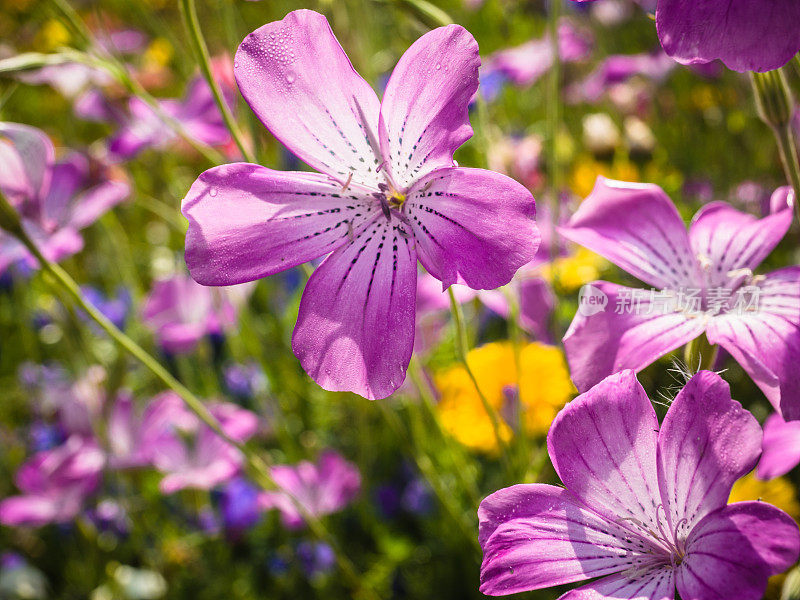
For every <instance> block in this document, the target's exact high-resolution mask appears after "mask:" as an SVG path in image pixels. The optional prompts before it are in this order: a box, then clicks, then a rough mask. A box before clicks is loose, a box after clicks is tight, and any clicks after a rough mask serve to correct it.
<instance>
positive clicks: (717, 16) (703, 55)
mask: <svg viewBox="0 0 800 600" xmlns="http://www.w3.org/2000/svg"><path fill="white" fill-rule="evenodd" d="M576 1H577V2H587V1H592V0H576ZM798 23H800V3H798V2H797V0H736V1H732V2H723V1H721V0H658V3H657V7H656V29H657V30H658V37H659V39H660V40H661V45H662V46H663V47H664V50H665V51H666V53H667V54H669V55H670V56H671V57H672V58H674V59H675V60H677V61H678V62H680V63H683V64H697V63H707V62H711V61H712V60H715V59H720V60H721V61H722V62H724V63H725V64H726V65H727V67H728V68H729V69H733V70H734V71H739V72H744V71H759V72H764V71H771V70H773V69H777V68H779V67H781V66H783V65H784V64H786V63H787V62H789V60H790V59H791V58H792V57H793V56H794V55H795V54H797V52H798V51H800V35H798V27H797V24H798Z"/></svg>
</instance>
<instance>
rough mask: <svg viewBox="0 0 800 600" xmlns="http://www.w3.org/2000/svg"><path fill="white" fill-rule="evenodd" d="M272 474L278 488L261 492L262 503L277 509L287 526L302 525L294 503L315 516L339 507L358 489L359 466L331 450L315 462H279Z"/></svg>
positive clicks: (333, 510)
mask: <svg viewBox="0 0 800 600" xmlns="http://www.w3.org/2000/svg"><path fill="white" fill-rule="evenodd" d="M271 474H272V479H273V480H274V481H275V483H276V485H277V486H278V488H279V489H278V491H275V492H263V493H262V494H261V498H260V504H261V507H262V508H263V509H265V510H270V509H278V510H280V511H281V518H282V520H283V523H284V525H285V526H286V527H288V528H290V529H297V528H299V527H302V526H303V525H304V521H303V516H302V514H301V513H300V511H299V510H298V509H297V504H296V503H299V504H300V505H301V506H302V507H303V508H304V509H305V510H306V511H308V512H309V513H310V514H312V515H314V516H315V517H324V516H325V515H329V514H332V513H335V512H338V511H340V510H342V509H343V508H344V507H345V506H347V505H348V504H349V503H350V502H351V501H352V500H353V498H355V497H356V496H357V495H358V492H359V490H360V489H361V475H360V474H359V472H358V467H356V466H355V465H354V464H352V463H350V462H348V461H346V460H345V459H344V458H343V457H342V456H341V455H340V454H339V453H337V452H335V451H333V450H327V451H325V452H323V453H322V454H320V456H319V458H318V459H317V462H316V463H311V462H308V461H305V460H304V461H301V462H300V463H298V464H297V465H295V466H289V465H279V466H276V467H273V468H272V469H271Z"/></svg>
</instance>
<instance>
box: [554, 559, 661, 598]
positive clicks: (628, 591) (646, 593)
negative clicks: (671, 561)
mask: <svg viewBox="0 0 800 600" xmlns="http://www.w3.org/2000/svg"><path fill="white" fill-rule="evenodd" d="M610 599H619V600H623V599H625V600H675V579H674V576H673V573H672V570H671V569H669V568H666V567H663V568H657V567H656V568H650V569H647V570H645V571H641V572H639V573H638V574H634V575H627V574H620V575H611V576H609V577H603V578H602V579H599V580H598V581H593V582H592V583H587V584H586V585H582V586H581V587H579V588H576V589H574V590H571V591H569V592H567V593H566V594H564V595H563V596H561V597H560V598H559V599H558V600H610Z"/></svg>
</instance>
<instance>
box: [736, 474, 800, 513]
mask: <svg viewBox="0 0 800 600" xmlns="http://www.w3.org/2000/svg"><path fill="white" fill-rule="evenodd" d="M748 500H762V501H763V502H767V503H769V504H772V505H773V506H777V507H778V508H780V509H781V510H782V511H784V512H785V513H786V514H788V515H789V516H790V517H792V518H793V519H798V518H800V502H798V501H797V495H796V494H795V491H794V486H792V484H791V482H790V481H789V480H788V479H786V478H784V477H776V478H775V479H770V480H769V481H762V480H760V479H756V477H755V475H754V474H753V473H750V474H749V475H746V476H744V477H742V478H741V479H740V480H739V481H737V482H736V483H735V484H733V489H732V490H731V496H730V499H729V500H728V502H746V501H748Z"/></svg>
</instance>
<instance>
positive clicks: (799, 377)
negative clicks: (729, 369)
mask: <svg viewBox="0 0 800 600" xmlns="http://www.w3.org/2000/svg"><path fill="white" fill-rule="evenodd" d="M758 279H760V281H758V280H757V281H756V282H755V285H756V286H757V289H758V290H759V293H758V295H757V296H753V298H755V301H754V307H753V310H743V311H738V310H737V311H731V312H728V313H726V314H722V315H717V316H716V317H714V318H713V319H712V320H711V322H710V323H709V326H708V332H707V333H708V341H709V342H711V343H712V344H719V345H720V346H722V347H723V348H725V350H727V351H728V352H729V353H730V354H731V355H732V356H733V357H734V358H735V359H736V361H737V362H738V363H739V364H740V365H742V367H743V368H744V370H745V371H747V373H748V374H749V375H750V377H752V378H753V381H755V383H756V385H758V387H759V388H761V390H762V391H763V392H764V394H765V395H766V397H767V399H768V400H769V401H770V402H771V403H772V405H773V406H774V407H775V410H777V411H779V412H780V413H781V414H782V415H783V418H784V419H786V420H787V421H794V420H797V419H800V371H798V369H797V365H798V364H800V267H796V266H795V267H786V268H784V269H779V270H777V271H773V272H772V273H769V274H768V275H766V276H764V277H763V278H758Z"/></svg>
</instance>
